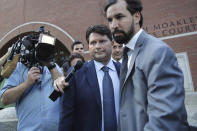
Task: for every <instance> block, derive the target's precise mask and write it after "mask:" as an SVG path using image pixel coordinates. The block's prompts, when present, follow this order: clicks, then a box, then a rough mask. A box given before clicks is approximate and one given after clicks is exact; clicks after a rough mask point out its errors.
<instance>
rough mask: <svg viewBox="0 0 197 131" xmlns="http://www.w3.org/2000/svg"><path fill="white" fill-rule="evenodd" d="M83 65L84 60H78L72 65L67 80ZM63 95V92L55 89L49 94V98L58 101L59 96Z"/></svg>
mask: <svg viewBox="0 0 197 131" xmlns="http://www.w3.org/2000/svg"><path fill="white" fill-rule="evenodd" d="M82 65H83V62H82V61H77V63H76V64H75V65H74V66H72V67H70V69H69V70H68V74H67V75H66V78H65V82H68V81H69V80H70V78H71V77H72V76H73V74H74V72H75V71H77V70H79V69H80V68H81V67H82ZM65 89H66V88H64V90H65ZM61 95H62V94H61V92H58V91H56V90H54V91H53V92H52V93H51V95H50V96H49V98H50V99H51V100H52V101H56V100H57V98H58V97H59V96H61Z"/></svg>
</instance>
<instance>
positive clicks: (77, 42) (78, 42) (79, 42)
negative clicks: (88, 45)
mask: <svg viewBox="0 0 197 131" xmlns="http://www.w3.org/2000/svg"><path fill="white" fill-rule="evenodd" d="M78 44H82V45H83V43H82V42H81V41H78V40H76V41H74V42H73V43H72V46H71V48H72V51H73V50H74V46H75V45H78ZM83 46H84V45H83Z"/></svg>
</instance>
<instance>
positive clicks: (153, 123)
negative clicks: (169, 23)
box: [105, 0, 188, 131]
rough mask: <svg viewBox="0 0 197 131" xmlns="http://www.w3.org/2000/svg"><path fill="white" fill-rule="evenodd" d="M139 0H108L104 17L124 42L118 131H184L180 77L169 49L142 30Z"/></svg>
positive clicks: (116, 36)
mask: <svg viewBox="0 0 197 131" xmlns="http://www.w3.org/2000/svg"><path fill="white" fill-rule="evenodd" d="M141 12H142V5H141V1H140V0H109V3H108V4H107V6H106V8H105V13H106V17H107V20H108V23H109V27H110V29H111V31H112V34H113V37H114V39H115V40H116V41H117V43H122V44H123V43H124V44H125V48H124V51H123V61H122V65H121V71H120V111H119V112H120V113H119V125H118V130H119V131H187V130H188V123H187V114H186V110H185V105H184V87H183V85H184V84H183V74H182V72H181V70H180V68H179V67H178V62H177V59H176V56H175V54H174V52H173V51H172V49H171V48H170V47H169V46H168V45H167V44H165V43H164V42H162V41H161V40H159V39H157V38H155V37H153V36H151V35H148V34H147V33H146V32H145V31H143V29H142V24H143V17H142V13H141Z"/></svg>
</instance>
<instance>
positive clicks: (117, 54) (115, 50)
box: [112, 41, 123, 61]
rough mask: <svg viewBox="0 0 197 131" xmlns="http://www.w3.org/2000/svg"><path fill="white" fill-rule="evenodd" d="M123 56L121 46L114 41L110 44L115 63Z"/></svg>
mask: <svg viewBox="0 0 197 131" xmlns="http://www.w3.org/2000/svg"><path fill="white" fill-rule="evenodd" d="M122 54H123V45H122V44H118V43H116V42H115V41H113V44H112V58H113V59H114V60H116V61H119V60H120V59H121V58H122Z"/></svg>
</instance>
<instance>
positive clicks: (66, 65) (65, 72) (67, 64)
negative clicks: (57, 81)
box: [62, 60, 70, 76]
mask: <svg viewBox="0 0 197 131" xmlns="http://www.w3.org/2000/svg"><path fill="white" fill-rule="evenodd" d="M69 68H70V65H69V62H68V60H66V61H65V62H64V63H63V65H62V71H63V72H64V76H66V75H67V71H68V69H69Z"/></svg>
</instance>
